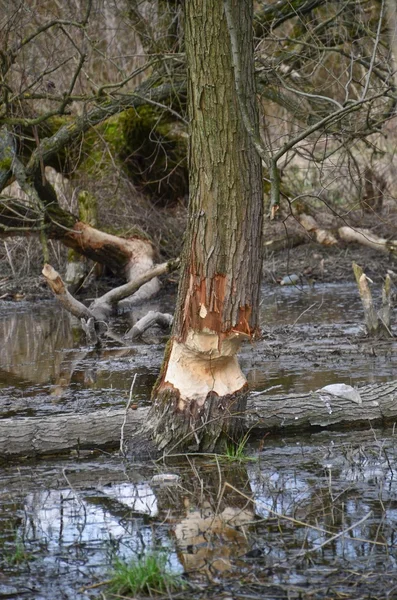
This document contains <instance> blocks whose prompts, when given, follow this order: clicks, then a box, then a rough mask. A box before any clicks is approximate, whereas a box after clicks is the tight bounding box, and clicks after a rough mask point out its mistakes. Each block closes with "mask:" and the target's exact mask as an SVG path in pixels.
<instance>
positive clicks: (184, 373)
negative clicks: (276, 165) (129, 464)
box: [146, 0, 262, 450]
mask: <svg viewBox="0 0 397 600" xmlns="http://www.w3.org/2000/svg"><path fill="white" fill-rule="evenodd" d="M185 11H186V21H185V22H186V53H187V63H188V73H189V85H188V88H189V110H190V120H191V131H190V151H189V167H190V206H189V223H188V230H187V234H186V239H185V246H184V253H183V258H182V273H181V281H180V286H179V293H178V300H177V308H176V314H175V320H174V327H173V331H172V336H171V339H170V342H169V345H168V347H167V350H166V354H165V358H164V363H163V367H162V370H161V375H160V377H159V380H158V382H157V384H156V386H155V388H154V390H153V406H152V410H151V411H150V415H149V419H148V422H147V424H146V429H147V432H149V433H150V434H151V436H152V439H153V441H154V443H155V445H156V446H157V448H159V449H166V448H167V447H170V446H175V444H179V447H180V448H182V447H183V448H185V449H190V450H213V449H214V448H215V447H219V446H220V445H221V444H222V443H224V442H225V441H226V440H228V441H230V440H236V439H237V438H238V437H239V435H240V432H241V415H243V414H244V411H245V407H246V397H247V383H246V379H245V377H244V375H243V373H242V372H241V370H240V367H239V364H238V361H237V358H236V353H237V351H238V348H239V346H240V344H241V342H242V341H243V340H249V339H251V338H252V337H253V336H254V335H255V332H256V330H257V312H258V310H257V309H258V300H259V289H260V275H261V265H262V179H261V162H260V158H259V156H258V155H257V153H256V151H255V149H254V147H253V144H252V142H251V139H250V136H249V135H248V133H247V131H246V130H245V128H244V124H243V121H242V116H241V113H240V109H239V104H238V99H237V96H236V92H235V82H234V72H233V67H232V60H231V46H230V37H229V31H228V27H227V23H226V19H225V15H224V12H223V3H222V2H212V1H210V0H204V1H203V0H200V1H199V0H191V1H190V2H187V3H186V4H185ZM232 11H233V17H234V22H235V23H236V24H238V30H237V32H236V37H237V41H238V46H239V52H240V55H241V71H242V73H241V76H242V79H243V87H244V90H245V101H246V107H247V111H248V114H249V117H250V119H251V121H252V123H253V125H254V127H255V128H256V129H257V127H258V117H257V109H256V98H255V85H254V65H253V39H252V1H251V0H233V3H232Z"/></svg>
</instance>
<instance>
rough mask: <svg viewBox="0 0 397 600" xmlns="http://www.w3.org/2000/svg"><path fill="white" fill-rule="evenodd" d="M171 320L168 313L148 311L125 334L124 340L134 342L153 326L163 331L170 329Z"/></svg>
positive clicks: (172, 318) (171, 317)
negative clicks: (157, 326)
mask: <svg viewBox="0 0 397 600" xmlns="http://www.w3.org/2000/svg"><path fill="white" fill-rule="evenodd" d="M173 320H174V317H173V316H172V315H170V314H168V313H160V312H155V311H154V310H150V311H149V312H148V313H147V314H146V315H145V316H144V317H142V319H139V321H137V322H136V323H135V325H134V326H133V327H132V328H131V329H130V330H129V331H128V332H127V333H126V334H125V339H126V340H130V341H132V340H136V339H138V338H140V337H141V335H143V334H144V333H145V331H147V329H149V327H152V326H153V325H159V326H160V327H162V328H163V329H168V328H170V327H171V325H172V322H173Z"/></svg>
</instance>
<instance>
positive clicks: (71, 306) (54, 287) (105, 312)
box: [42, 259, 179, 337]
mask: <svg viewBox="0 0 397 600" xmlns="http://www.w3.org/2000/svg"><path fill="white" fill-rule="evenodd" d="M178 267H179V259H176V260H173V261H169V262H167V263H163V264H161V265H157V266H156V267H154V268H152V269H149V270H148V271H146V273H144V274H143V275H140V276H139V277H137V278H136V279H134V280H133V281H130V282H129V283H126V284H124V285H122V286H119V287H117V288H115V289H113V290H110V291H109V292H107V293H106V294H104V295H103V296H101V297H100V298H97V299H96V300H94V302H92V303H91V304H90V306H89V308H87V307H86V306H84V304H82V303H81V302H79V301H78V300H76V298H74V297H73V296H72V295H71V294H70V293H69V292H68V290H67V289H66V286H65V284H64V282H63V280H62V277H61V276H60V275H59V273H58V272H57V271H56V270H55V269H54V268H53V267H51V265H45V266H44V269H43V271H42V273H43V275H44V277H45V278H46V281H47V283H48V285H49V287H50V289H51V291H52V292H53V294H54V295H55V297H56V298H57V299H58V300H59V302H60V303H61V304H62V306H63V307H64V308H65V309H66V310H67V311H68V312H70V313H72V314H73V315H75V316H76V317H78V318H79V319H86V320H89V319H94V320H95V321H106V320H107V319H108V318H109V317H110V315H111V314H112V313H113V312H116V310H117V305H118V303H119V301H121V300H123V299H126V298H127V297H129V296H130V294H132V293H133V292H134V291H135V290H137V289H139V288H141V286H143V285H144V284H147V283H148V282H150V281H152V280H154V279H156V278H157V277H158V276H159V275H163V274H164V273H168V272H171V271H173V270H174V269H177V268H178ZM131 272H132V271H131ZM151 291H152V290H148V293H149V297H150V296H151ZM132 298H133V296H132ZM145 299H146V300H147V299H148V297H147V295H144V297H143V298H141V300H142V301H143V300H145ZM128 301H129V298H128V299H127V300H125V303H124V304H123V305H121V309H122V310H127V309H128V306H129V302H128ZM87 327H88V322H87V324H86V327H84V331H86V333H87V332H88V329H87ZM89 331H90V332H92V325H90V329H89ZM88 337H90V335H89V336H88Z"/></svg>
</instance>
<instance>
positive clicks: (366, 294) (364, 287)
mask: <svg viewBox="0 0 397 600" xmlns="http://www.w3.org/2000/svg"><path fill="white" fill-rule="evenodd" d="M353 271H354V276H355V278H356V282H357V286H358V291H359V294H360V298H361V302H362V305H363V308H364V317H365V325H366V327H367V333H368V335H369V336H378V337H383V338H389V337H393V334H392V332H391V329H390V314H391V279H390V276H389V275H387V276H386V279H385V283H384V286H383V290H382V307H381V309H380V310H379V311H378V312H377V311H376V309H375V306H374V303H373V299H372V294H371V290H370V289H369V285H368V277H367V276H366V275H365V273H364V272H363V270H362V268H361V267H360V266H359V265H357V264H356V263H355V262H353Z"/></svg>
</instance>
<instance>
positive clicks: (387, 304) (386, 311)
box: [378, 274, 392, 331]
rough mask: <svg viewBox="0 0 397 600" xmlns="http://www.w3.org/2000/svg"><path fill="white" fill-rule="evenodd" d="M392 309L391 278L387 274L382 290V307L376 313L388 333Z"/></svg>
mask: <svg viewBox="0 0 397 600" xmlns="http://www.w3.org/2000/svg"><path fill="white" fill-rule="evenodd" d="M391 309H392V300H391V277H390V275H389V274H387V275H386V278H385V283H384V284H383V288H382V307H381V309H380V310H379V312H378V316H379V319H380V320H381V321H382V323H383V325H384V327H386V328H387V329H388V330H389V331H390V317H391Z"/></svg>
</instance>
